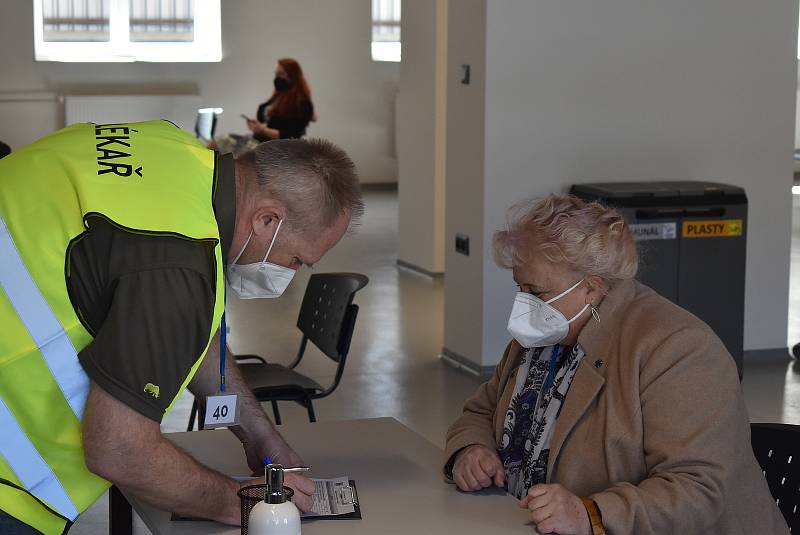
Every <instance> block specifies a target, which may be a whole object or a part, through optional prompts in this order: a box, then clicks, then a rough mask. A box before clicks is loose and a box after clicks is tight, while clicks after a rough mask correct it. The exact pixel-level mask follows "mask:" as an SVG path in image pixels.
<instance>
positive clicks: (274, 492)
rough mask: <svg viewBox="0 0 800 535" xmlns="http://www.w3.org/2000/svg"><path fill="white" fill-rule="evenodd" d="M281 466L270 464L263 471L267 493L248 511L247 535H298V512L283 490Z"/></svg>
mask: <svg viewBox="0 0 800 535" xmlns="http://www.w3.org/2000/svg"><path fill="white" fill-rule="evenodd" d="M283 475H284V470H283V466H281V465H279V464H270V465H268V466H267V468H266V471H265V478H266V482H267V493H266V495H265V496H264V501H263V502H258V503H257V504H256V505H255V507H253V510H252V511H250V518H249V519H248V521H247V533H248V534H249V535H300V511H298V510H297V507H295V505H294V504H293V503H292V502H291V501H289V500H288V499H287V497H286V493H285V492H284V489H283Z"/></svg>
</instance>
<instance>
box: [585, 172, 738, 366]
mask: <svg viewBox="0 0 800 535" xmlns="http://www.w3.org/2000/svg"><path fill="white" fill-rule="evenodd" d="M570 193H572V194H573V195H575V196H577V197H580V198H582V199H586V200H597V201H600V202H602V203H603V204H606V205H608V206H613V207H614V208H617V209H618V210H619V211H620V212H621V213H622V215H623V216H624V217H625V219H626V220H627V222H628V224H629V225H630V228H631V231H632V233H633V236H634V239H636V241H637V242H638V245H639V252H640V254H641V262H640V269H639V275H638V279H639V280H640V281H641V282H642V283H644V284H646V285H647V286H650V287H651V288H653V289H654V290H655V291H657V292H658V293H660V294H661V295H663V296H664V297H666V298H668V299H670V300H671V301H672V302H674V303H677V304H678V305H680V306H681V307H683V308H685V309H686V310H688V311H690V312H691V313H693V314H694V315H696V316H698V317H699V318H700V319H702V320H703V321H705V322H706V323H707V324H708V325H709V326H710V327H711V328H712V329H714V331H715V332H716V333H717V336H719V337H720V338H721V339H722V341H723V343H724V344H725V346H726V347H727V348H728V351H729V352H730V353H731V355H733V358H734V360H735V361H736V367H737V368H738V370H739V377H741V376H742V354H743V346H742V340H743V330H744V284H745V261H746V241H747V196H746V195H745V191H744V190H743V189H742V188H740V187H738V186H732V185H729V184H718V183H713V182H625V183H617V182H611V183H593V184H576V185H574V186H572V188H571V190H570Z"/></svg>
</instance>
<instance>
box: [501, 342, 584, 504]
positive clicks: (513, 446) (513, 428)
mask: <svg viewBox="0 0 800 535" xmlns="http://www.w3.org/2000/svg"><path fill="white" fill-rule="evenodd" d="M583 356H584V351H583V348H581V346H580V345H575V347H573V348H571V349H570V348H565V347H563V346H559V345H555V346H549V347H537V348H531V349H528V350H527V351H526V352H525V356H524V357H523V359H522V362H521V363H520V365H519V369H518V370H517V379H516V384H515V386H514V392H513V394H512V396H511V403H510V404H509V406H508V410H507V411H506V418H505V423H504V424H503V436H502V439H501V441H500V448H499V450H498V453H499V455H500V460H501V461H502V462H503V468H504V469H505V475H506V478H505V479H506V490H507V491H508V492H509V493H511V494H513V495H514V496H516V497H517V498H522V497H523V496H525V495H526V494H527V493H528V489H529V488H530V487H531V486H533V485H536V484H539V483H544V482H545V481H546V478H547V460H548V458H549V455H550V441H551V440H552V438H553V431H554V430H555V424H556V420H557V419H558V415H559V413H560V412H561V407H562V406H563V404H564V399H565V398H566V396H567V392H568V391H569V387H570V385H571V384H572V379H573V378H574V377H575V372H576V371H577V369H578V365H579V364H580V362H581V360H582V359H583Z"/></svg>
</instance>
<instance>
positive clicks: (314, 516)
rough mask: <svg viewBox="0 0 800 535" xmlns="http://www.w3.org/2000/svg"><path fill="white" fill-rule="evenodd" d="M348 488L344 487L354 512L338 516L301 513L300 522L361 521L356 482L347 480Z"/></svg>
mask: <svg viewBox="0 0 800 535" xmlns="http://www.w3.org/2000/svg"><path fill="white" fill-rule="evenodd" d="M348 483H349V486H348V487H346V488H347V489H348V490H349V491H350V492H351V493H352V496H351V499H352V505H353V508H354V511H353V512H352V513H342V514H338V515H319V514H316V513H310V514H309V513H303V514H301V515H300V520H301V521H304V520H314V521H316V520H361V519H362V516H361V504H360V503H359V500H358V489H357V488H356V482H355V481H353V480H352V479H349V480H348Z"/></svg>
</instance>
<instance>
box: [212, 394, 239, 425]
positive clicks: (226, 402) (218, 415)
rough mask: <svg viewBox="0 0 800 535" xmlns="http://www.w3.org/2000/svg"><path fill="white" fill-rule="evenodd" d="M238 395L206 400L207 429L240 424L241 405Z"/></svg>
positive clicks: (220, 396)
mask: <svg viewBox="0 0 800 535" xmlns="http://www.w3.org/2000/svg"><path fill="white" fill-rule="evenodd" d="M237 401H238V399H237V396H236V394H231V395H218V396H208V397H207V398H206V419H205V428H206V429H213V428H215V427H230V426H232V425H238V424H239V404H238V403H237Z"/></svg>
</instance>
